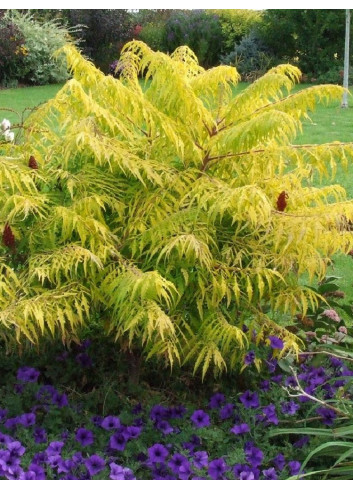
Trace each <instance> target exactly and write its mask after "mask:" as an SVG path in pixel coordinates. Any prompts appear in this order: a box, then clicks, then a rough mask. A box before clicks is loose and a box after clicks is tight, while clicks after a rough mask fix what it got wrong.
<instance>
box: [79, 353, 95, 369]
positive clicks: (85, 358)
mask: <svg viewBox="0 0 353 489" xmlns="http://www.w3.org/2000/svg"><path fill="white" fill-rule="evenodd" d="M75 360H76V362H77V363H79V364H80V365H81V367H83V368H90V367H92V365H93V363H92V359H91V357H90V356H89V355H87V353H79V354H78V355H76V357H75Z"/></svg>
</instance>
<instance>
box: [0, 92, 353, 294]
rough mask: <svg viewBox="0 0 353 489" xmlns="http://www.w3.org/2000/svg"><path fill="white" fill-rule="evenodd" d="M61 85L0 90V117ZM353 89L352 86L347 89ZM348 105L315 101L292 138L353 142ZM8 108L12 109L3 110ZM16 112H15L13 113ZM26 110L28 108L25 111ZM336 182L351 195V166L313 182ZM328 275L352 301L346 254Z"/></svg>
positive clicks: (13, 117) (351, 270)
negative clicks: (300, 127) (309, 118)
mask: <svg viewBox="0 0 353 489" xmlns="http://www.w3.org/2000/svg"><path fill="white" fill-rule="evenodd" d="M62 86H63V85H61V84H58V85H45V86H38V87H27V88H16V89H7V90H0V121H1V120H2V119H3V118H7V119H9V120H10V121H11V122H12V124H13V125H14V124H17V123H19V122H20V120H21V116H22V112H23V110H24V109H26V108H33V107H36V106H38V105H40V104H41V103H44V102H46V101H47V100H49V99H50V98H52V97H54V96H55V94H56V93H57V92H58V90H59V89H60V88H61V87H62ZM247 86H248V83H239V84H238V85H237V86H236V87H235V88H234V90H233V92H234V95H236V94H237V93H240V92H241V91H242V90H244V89H245V88H246V87H247ZM311 86H313V85H311V84H301V85H297V86H296V87H295V88H294V91H299V90H303V89H305V88H308V87H311ZM351 91H352V92H353V89H352V90H351ZM349 104H350V108H348V109H341V107H340V101H338V102H332V103H331V104H330V105H328V106H324V105H318V106H317V108H316V110H315V112H313V113H312V114H310V117H311V120H306V121H304V122H303V132H302V134H299V135H298V136H297V138H296V140H295V144H322V143H327V142H333V141H341V142H353V97H352V96H351V97H350V98H349ZM6 108H9V109H12V110H13V111H15V113H14V112H11V111H6V110H4V109H6ZM16 112H17V113H16ZM28 113H29V112H28ZM332 183H339V184H340V185H342V186H343V187H344V188H345V189H346V191H347V198H348V199H353V168H351V169H349V170H348V171H347V172H346V171H345V170H343V169H342V168H341V167H340V166H339V165H338V166H337V174H336V176H335V178H334V180H331V179H325V180H323V181H322V182H321V183H320V182H319V181H316V182H315V185H317V186H323V185H329V184H332ZM328 273H329V274H330V275H336V276H339V277H341V279H340V280H339V282H338V283H339V285H340V287H341V289H342V290H343V291H344V292H345V294H346V300H345V302H346V303H347V302H349V303H352V302H353V260H352V257H350V256H335V257H334V261H333V267H332V268H331V267H330V269H329V271H328Z"/></svg>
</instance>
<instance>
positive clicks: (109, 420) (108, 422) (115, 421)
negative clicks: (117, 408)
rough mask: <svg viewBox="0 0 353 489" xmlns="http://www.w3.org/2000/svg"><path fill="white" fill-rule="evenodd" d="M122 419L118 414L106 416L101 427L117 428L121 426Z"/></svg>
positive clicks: (106, 428) (107, 428)
mask: <svg viewBox="0 0 353 489" xmlns="http://www.w3.org/2000/svg"><path fill="white" fill-rule="evenodd" d="M120 426H121V423H120V419H119V418H117V417H116V416H106V417H105V418H104V419H103V421H102V422H101V427H102V428H104V429H105V430H116V429H118V428H120Z"/></svg>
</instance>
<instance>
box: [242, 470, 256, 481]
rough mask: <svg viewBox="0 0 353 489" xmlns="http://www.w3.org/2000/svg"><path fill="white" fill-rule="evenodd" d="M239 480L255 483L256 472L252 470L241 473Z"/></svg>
mask: <svg viewBox="0 0 353 489" xmlns="http://www.w3.org/2000/svg"><path fill="white" fill-rule="evenodd" d="M239 479H240V480H241V481H253V480H254V479H255V475H254V472H252V471H251V470H249V471H243V472H240V474H239Z"/></svg>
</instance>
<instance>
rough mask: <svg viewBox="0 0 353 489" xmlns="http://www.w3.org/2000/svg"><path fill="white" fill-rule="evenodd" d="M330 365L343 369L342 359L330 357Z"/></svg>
mask: <svg viewBox="0 0 353 489" xmlns="http://www.w3.org/2000/svg"><path fill="white" fill-rule="evenodd" d="M330 363H331V365H332V366H333V367H335V368H341V367H343V361H342V360H341V359H340V358H336V357H330Z"/></svg>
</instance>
